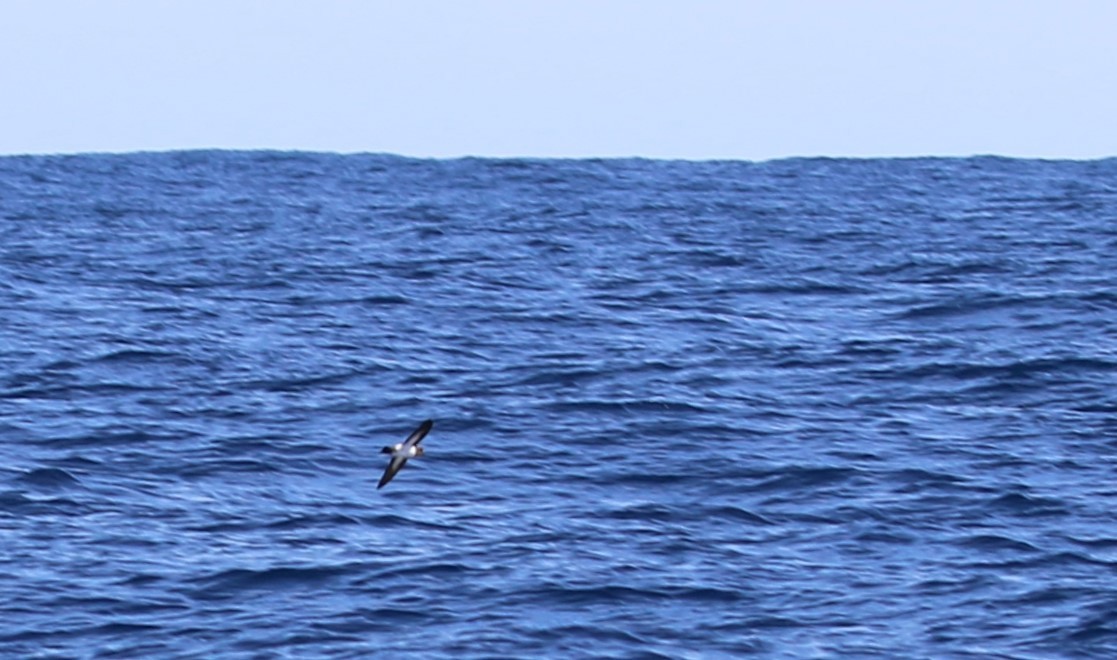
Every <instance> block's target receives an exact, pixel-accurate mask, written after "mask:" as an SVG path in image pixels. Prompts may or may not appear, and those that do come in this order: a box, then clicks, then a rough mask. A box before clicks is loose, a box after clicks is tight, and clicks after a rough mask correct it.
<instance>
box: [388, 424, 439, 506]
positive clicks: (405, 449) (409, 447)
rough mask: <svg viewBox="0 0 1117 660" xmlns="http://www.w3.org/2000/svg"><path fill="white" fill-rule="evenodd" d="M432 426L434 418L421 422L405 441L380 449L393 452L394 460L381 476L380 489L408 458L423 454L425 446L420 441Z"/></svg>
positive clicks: (401, 467) (389, 452)
mask: <svg viewBox="0 0 1117 660" xmlns="http://www.w3.org/2000/svg"><path fill="white" fill-rule="evenodd" d="M431 426H434V420H430V419H428V420H427V421H425V422H423V423H422V424H420V425H419V428H417V429H415V430H414V431H412V432H411V435H409V436H407V439H406V440H404V441H403V442H400V443H397V444H394V445H391V446H390V447H385V448H383V449H381V450H380V453H381V454H391V455H392V460H391V461H389V462H388V467H387V468H386V469H385V470H384V476H383V477H380V483H379V484H378V485H377V486H376V488H377V489H378V490H379V489H380V488H383V487H384V486H387V485H388V482H389V481H391V480H392V477H394V476H396V473H397V472H399V471H400V470H401V469H403V466H404V465H405V464H406V463H407V459H409V458H416V457H418V456H422V455H423V448H422V447H420V446H419V443H420V442H421V441H422V440H423V438H425V437H426V435H427V433H430V430H431Z"/></svg>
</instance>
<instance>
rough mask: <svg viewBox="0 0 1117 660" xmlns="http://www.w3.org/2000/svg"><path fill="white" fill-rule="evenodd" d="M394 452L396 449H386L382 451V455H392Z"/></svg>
mask: <svg viewBox="0 0 1117 660" xmlns="http://www.w3.org/2000/svg"><path fill="white" fill-rule="evenodd" d="M394 451H395V448H394V447H385V448H383V449H381V450H380V453H381V454H391V453H392V452H394Z"/></svg>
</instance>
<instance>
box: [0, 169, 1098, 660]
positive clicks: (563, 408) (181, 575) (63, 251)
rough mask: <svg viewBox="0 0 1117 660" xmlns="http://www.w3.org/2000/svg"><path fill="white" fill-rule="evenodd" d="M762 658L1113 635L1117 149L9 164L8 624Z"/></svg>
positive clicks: (255, 640)
mask: <svg viewBox="0 0 1117 660" xmlns="http://www.w3.org/2000/svg"><path fill="white" fill-rule="evenodd" d="M426 418H433V419H434V420H435V425H434V430H433V431H432V432H431V434H430V435H429V436H428V437H427V439H426V440H425V441H424V443H423V445H424V446H425V447H426V451H427V454H426V456H424V457H422V458H420V459H417V460H413V461H411V462H410V463H409V464H408V465H407V467H405V468H404V469H403V471H402V472H400V473H399V475H398V476H397V477H396V478H395V480H394V481H393V482H392V483H391V484H390V485H388V486H387V487H386V488H384V489H383V490H377V488H376V483H377V481H378V479H379V478H380V474H381V472H382V471H383V468H384V465H385V463H386V457H385V456H383V455H381V454H380V453H379V450H380V448H381V447H382V446H384V445H386V444H391V443H395V442H398V441H400V440H402V439H403V438H404V437H405V436H406V435H407V434H408V433H409V432H410V431H411V430H412V429H413V428H414V427H415V426H416V425H417V424H418V423H419V422H420V421H422V420H423V419H426ZM749 655H756V656H761V657H788V658H792V657H795V658H799V657H809V658H848V657H866V656H881V657H908V658H941V657H974V658H979V657H980V658H989V657H999V658H1033V657H1068V656H1069V657H1098V658H1111V657H1117V160H1103V161H1093V162H1051V161H1028V160H1008V159H999V158H972V159H913V160H826V159H802V160H785V161H774V162H766V163H746V162H664V161H647V160H604V161H600V160H581V161H579V160H573V161H532V160H478V159H465V160H452V161H431V160H410V159H404V158H397V157H389V156H375V155H346V156H342V155H324V154H306V153H269V152H182V153H161V154H129V155H81V156H67V157H61V156H59V157H4V158H0V656H3V657H21V658H66V657H81V658H101V657H104V658H151V657H183V658H214V657H245V658H314V657H331V658H359V657H385V658H400V657H415V658H462V657H478V658H480V657H493V658H497V657H501V658H505V657H506V658H519V657H533V656H542V657H556V658H559V657H561V658H567V657H571V658H573V657H603V658H730V657H740V656H749Z"/></svg>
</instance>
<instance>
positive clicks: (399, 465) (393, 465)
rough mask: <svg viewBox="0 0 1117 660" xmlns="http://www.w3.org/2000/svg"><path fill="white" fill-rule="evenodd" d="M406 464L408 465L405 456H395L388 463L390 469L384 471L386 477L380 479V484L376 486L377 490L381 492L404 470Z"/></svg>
mask: <svg viewBox="0 0 1117 660" xmlns="http://www.w3.org/2000/svg"><path fill="white" fill-rule="evenodd" d="M405 464H407V459H406V458H404V457H403V456H393V457H392V460H391V461H389V462H388V467H387V468H385V469H384V476H382V477H380V483H378V484H376V489H377V490H379V489H381V488H383V487H384V486H386V485H388V482H389V481H391V480H392V477H394V476H396V473H397V472H399V471H400V470H402V469H403V466H404V465H405Z"/></svg>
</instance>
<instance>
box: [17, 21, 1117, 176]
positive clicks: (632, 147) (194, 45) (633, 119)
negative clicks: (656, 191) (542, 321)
mask: <svg viewBox="0 0 1117 660" xmlns="http://www.w3.org/2000/svg"><path fill="white" fill-rule="evenodd" d="M1115 35H1117V2H1115V1H1111V0H1044V1H1038V0H753V1H750V0H671V1H668V0H398V1H388V0H364V1H361V0H313V1H312V0H0V94H2V96H0V153H4V154H12V153H58V152H64V153H73V152H87V151H135V150H166V149H193V148H211V147H216V148H229V149H256V148H271V149H305V150H324V151H341V152H356V151H371V152H390V153H399V154H405V155H413V156H437V157H449V156H461V155H480V156H540V157H545V156H560V157H570V156H575V157H577V156H647V157H667V158H692V159H703V158H742V159H749V160H763V159H769V158H779V157H786V156H814V155H826V156H914V155H971V154H1002V155H1009V156H1028V157H1049V158H1096V157H1103V156H1114V155H1117V130H1115V129H1114V127H1115V126H1117V120H1115V119H1114V118H1117V37H1115Z"/></svg>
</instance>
